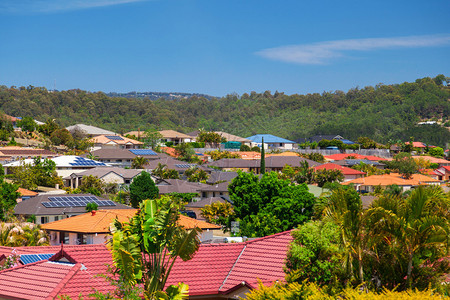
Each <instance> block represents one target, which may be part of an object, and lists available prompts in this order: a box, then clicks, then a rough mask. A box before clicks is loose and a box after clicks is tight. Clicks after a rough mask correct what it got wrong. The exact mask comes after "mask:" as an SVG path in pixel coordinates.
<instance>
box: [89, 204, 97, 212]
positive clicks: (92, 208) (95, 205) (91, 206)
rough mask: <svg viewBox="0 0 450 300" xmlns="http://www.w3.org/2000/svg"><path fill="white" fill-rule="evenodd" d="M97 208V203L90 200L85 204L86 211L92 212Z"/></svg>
mask: <svg viewBox="0 0 450 300" xmlns="http://www.w3.org/2000/svg"><path fill="white" fill-rule="evenodd" d="M97 209H98V204H97V203H95V202H90V203H88V204H86V212H92V211H95V210H97Z"/></svg>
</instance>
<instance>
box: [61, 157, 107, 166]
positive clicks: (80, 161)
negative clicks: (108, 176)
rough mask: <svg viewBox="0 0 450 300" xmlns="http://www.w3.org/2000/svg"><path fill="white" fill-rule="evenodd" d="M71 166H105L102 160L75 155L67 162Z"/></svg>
mask: <svg viewBox="0 0 450 300" xmlns="http://www.w3.org/2000/svg"><path fill="white" fill-rule="evenodd" d="M69 164H70V165H71V166H106V165H105V164H104V163H102V162H98V161H95V160H92V159H87V158H84V157H80V156H78V157H76V158H75V160H74V161H73V162H70V163H69Z"/></svg>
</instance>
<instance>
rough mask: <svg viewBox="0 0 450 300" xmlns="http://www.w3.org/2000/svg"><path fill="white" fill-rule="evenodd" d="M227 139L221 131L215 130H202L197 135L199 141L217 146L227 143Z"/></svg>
mask: <svg viewBox="0 0 450 300" xmlns="http://www.w3.org/2000/svg"><path fill="white" fill-rule="evenodd" d="M226 141H227V140H226V139H225V138H224V137H222V136H221V135H220V134H219V133H217V132H214V131H204V130H200V133H199V134H198V136H197V142H203V143H205V144H207V145H210V146H211V147H214V148H217V147H218V146H219V144H220V143H225V142H226Z"/></svg>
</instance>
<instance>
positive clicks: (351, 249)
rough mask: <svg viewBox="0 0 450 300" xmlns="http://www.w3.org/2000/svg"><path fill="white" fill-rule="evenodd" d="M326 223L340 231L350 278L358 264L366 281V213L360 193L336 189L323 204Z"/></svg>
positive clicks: (349, 189)
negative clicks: (355, 262) (355, 264)
mask: <svg viewBox="0 0 450 300" xmlns="http://www.w3.org/2000/svg"><path fill="white" fill-rule="evenodd" d="M322 205H323V210H322V213H323V214H324V216H325V219H324V220H325V221H331V222H333V223H335V224H336V225H337V226H338V227H339V230H340V239H341V240H340V242H341V244H342V247H343V249H344V250H345V258H344V264H345V268H346V272H347V275H348V277H349V278H353V277H354V275H353V265H354V261H355V260H356V261H357V263H358V277H359V280H360V282H363V281H364V271H363V261H362V255H363V237H364V234H363V229H364V226H363V221H364V213H363V210H362V203H361V199H360V197H359V195H358V193H357V192H356V191H355V190H353V189H352V188H342V187H340V188H337V189H335V190H334V191H333V192H332V194H331V195H330V197H329V198H328V202H326V203H322Z"/></svg>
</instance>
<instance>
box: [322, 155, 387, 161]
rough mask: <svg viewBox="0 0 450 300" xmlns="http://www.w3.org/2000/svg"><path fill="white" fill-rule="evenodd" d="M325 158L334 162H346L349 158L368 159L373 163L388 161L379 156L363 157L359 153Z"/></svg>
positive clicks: (326, 156)
mask: <svg viewBox="0 0 450 300" xmlns="http://www.w3.org/2000/svg"><path fill="white" fill-rule="evenodd" d="M324 157H325V158H326V159H328V160H334V161H336V160H344V159H347V158H348V157H354V158H355V159H367V160H372V161H379V160H388V159H386V158H382V157H378V156H373V155H362V154H359V153H336V154H331V155H325V156H324Z"/></svg>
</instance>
